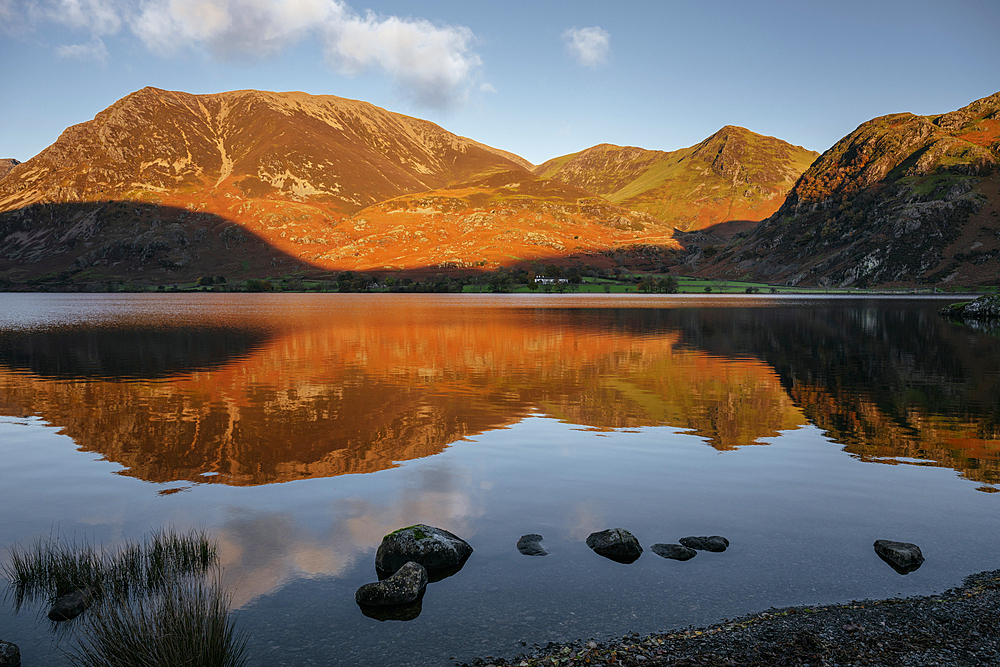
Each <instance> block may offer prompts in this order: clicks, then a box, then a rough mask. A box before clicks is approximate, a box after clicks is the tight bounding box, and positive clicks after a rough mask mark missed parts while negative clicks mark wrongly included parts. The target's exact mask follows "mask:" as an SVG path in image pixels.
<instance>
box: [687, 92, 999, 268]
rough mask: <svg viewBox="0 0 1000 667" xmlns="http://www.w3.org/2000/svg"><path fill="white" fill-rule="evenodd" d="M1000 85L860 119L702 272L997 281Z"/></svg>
mask: <svg viewBox="0 0 1000 667" xmlns="http://www.w3.org/2000/svg"><path fill="white" fill-rule="evenodd" d="M998 163H1000V93H997V94H994V95H991V96H989V97H986V98H983V99H981V100H977V101H976V102H973V103H972V104H969V105H968V106H966V107H963V108H962V109H959V110H957V111H953V112H950V113H946V114H941V115H937V116H916V115H914V114H909V113H900V114H892V115H889V116H883V117H880V118H876V119H874V120H871V121H868V122H867V123H863V124H862V125H861V126H860V127H858V128H857V129H856V130H855V131H854V132H852V133H851V134H850V135H848V136H846V137H844V138H843V139H841V140H840V141H839V142H837V144H836V145H834V146H833V147H832V148H831V149H830V150H828V151H827V152H826V153H824V154H823V155H822V156H821V157H820V158H819V159H818V160H817V161H816V162H815V163H814V164H813V165H812V166H811V167H810V168H809V170H808V171H806V173H805V174H803V175H802V178H801V179H799V181H798V183H796V185H795V187H794V188H793V190H792V192H791V193H790V194H789V195H788V198H787V200H786V201H785V203H784V204H783V205H782V206H781V208H780V209H779V210H778V212H777V213H775V214H774V215H773V216H771V217H770V218H768V219H767V220H765V221H763V222H762V223H760V225H758V226H757V227H756V228H755V229H754V230H753V231H752V232H751V233H750V234H749V235H748V236H747V237H746V238H745V239H741V240H739V241H738V242H736V243H734V244H731V245H730V247H729V248H727V250H726V251H725V252H723V253H721V254H720V255H718V257H717V259H715V260H714V261H713V262H712V263H709V264H707V265H704V266H703V267H702V268H701V271H702V273H704V274H707V275H721V276H726V277H750V278H755V279H763V280H768V281H771V282H779V281H780V282H785V283H788V284H802V285H815V284H819V285H853V286H869V285H884V284H929V285H938V284H948V283H953V284H958V285H970V286H971V285H978V284H990V283H996V281H997V278H998V276H1000V176H998V174H997V165H998Z"/></svg>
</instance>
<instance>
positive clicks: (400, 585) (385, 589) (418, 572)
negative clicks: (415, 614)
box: [354, 561, 427, 607]
mask: <svg viewBox="0 0 1000 667" xmlns="http://www.w3.org/2000/svg"><path fill="white" fill-rule="evenodd" d="M426 588H427V570H426V569H425V568H424V566H423V565H421V564H420V563H415V562H413V561H409V562H408V563H406V564H405V565H403V567H401V568H399V569H398V570H396V573H395V574H393V575H392V576H391V577H389V578H388V579H383V580H382V581H377V582H375V583H372V584H365V585H364V586H362V587H361V588H359V589H358V591H357V592H356V593H355V594H354V599H355V601H356V602H357V603H358V604H359V605H365V606H368V607H385V606H391V605H405V604H410V603H411V602H414V601H416V600H417V599H418V598H419V597H420V596H421V595H422V594H423V592H424V589H426Z"/></svg>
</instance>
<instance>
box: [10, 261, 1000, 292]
mask: <svg viewBox="0 0 1000 667" xmlns="http://www.w3.org/2000/svg"><path fill="white" fill-rule="evenodd" d="M533 268H534V269H535V271H529V270H527V269H523V268H512V269H499V270H496V271H484V272H481V273H476V274H466V275H460V274H457V273H454V272H452V273H443V272H442V273H437V274H434V275H403V274H399V273H381V274H380V273H374V272H371V273H361V272H353V271H342V272H339V273H333V272H324V273H318V272H296V273H288V274H284V275H276V276H265V277H263V278H247V279H242V280H241V279H229V278H227V277H226V276H203V277H200V278H198V279H197V280H194V281H188V282H178V283H171V284H160V285H155V284H147V283H140V282H132V281H128V280H122V279H105V280H101V279H100V278H99V277H97V276H94V278H95V279H94V280H93V281H92V282H87V283H77V282H71V281H69V280H68V279H66V278H65V277H63V276H43V277H41V278H36V279H32V280H29V281H27V282H25V283H15V282H12V281H10V280H9V279H2V280H0V291H8V292H11V291H14V292H89V293H102V292H112V293H113V292H320V293H322V292H362V293H409V292H415V293H492V294H497V293H524V294H527V293H556V294H564V293H570V294H574V293H579V294H602V293H605V294H622V293H633V294H635V293H645V294H761V295H766V294H873V293H874V294H885V293H889V294H894V293H897V294H942V293H944V294H947V293H952V292H958V293H970V292H983V293H989V292H996V291H998V290H1000V287H998V286H997V285H977V286H971V287H970V286H967V285H948V286H929V285H928V286H918V287H912V286H911V287H899V286H891V287H880V286H872V287H866V288H860V287H803V286H790V285H781V284H771V283H764V282H754V281H743V280H724V279H717V278H703V277H696V276H683V275H675V274H672V273H669V272H661V273H640V272H629V271H627V270H624V269H621V268H615V269H599V268H593V267H582V268H581V267H571V268H565V267H560V266H556V265H551V264H550V265H547V266H541V265H539V266H536V267H533Z"/></svg>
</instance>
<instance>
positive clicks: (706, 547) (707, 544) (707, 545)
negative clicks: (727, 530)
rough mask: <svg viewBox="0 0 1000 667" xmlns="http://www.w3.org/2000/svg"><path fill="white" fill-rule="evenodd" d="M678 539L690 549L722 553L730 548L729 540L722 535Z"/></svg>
mask: <svg viewBox="0 0 1000 667" xmlns="http://www.w3.org/2000/svg"><path fill="white" fill-rule="evenodd" d="M677 541H678V542H680V543H681V544H683V545H684V546H686V547H687V548H689V549H697V550H698V551H714V552H715V553H722V552H723V551H725V550H726V549H728V548H729V540H727V539H726V538H724V537H722V536H721V535H709V536H705V535H702V536H700V537H694V536H691V537H682V538H681V539H679V540H677Z"/></svg>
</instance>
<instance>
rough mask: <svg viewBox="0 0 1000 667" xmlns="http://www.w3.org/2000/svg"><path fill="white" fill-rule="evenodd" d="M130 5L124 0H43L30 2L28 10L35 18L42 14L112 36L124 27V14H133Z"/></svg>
mask: <svg viewBox="0 0 1000 667" xmlns="http://www.w3.org/2000/svg"><path fill="white" fill-rule="evenodd" d="M130 4H131V3H129V2H124V1H123V0H41V1H40V2H37V3H32V4H31V5H29V12H30V14H31V15H32V16H33V18H35V19H36V20H37V17H39V16H42V17H44V18H46V19H48V20H50V21H52V22H54V23H59V24H61V25H64V26H67V27H70V28H75V29H78V30H87V31H89V32H90V33H91V34H93V35H111V34H114V33H116V32H118V31H119V30H120V29H121V27H122V16H124V15H126V14H129V13H131V7H130V6H129V5H130Z"/></svg>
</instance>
